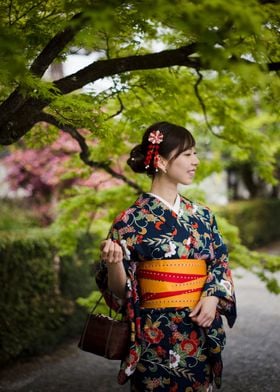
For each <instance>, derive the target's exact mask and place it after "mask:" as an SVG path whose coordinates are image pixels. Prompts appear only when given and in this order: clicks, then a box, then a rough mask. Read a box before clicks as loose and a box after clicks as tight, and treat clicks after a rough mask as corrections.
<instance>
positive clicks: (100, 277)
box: [95, 224, 127, 311]
mask: <svg viewBox="0 0 280 392" xmlns="http://www.w3.org/2000/svg"><path fill="white" fill-rule="evenodd" d="M109 238H110V239H111V240H113V241H116V242H117V243H118V244H119V245H121V246H122V248H123V251H124V259H123V263H124V264H125V263H126V261H125V259H126V258H127V254H126V253H125V252H126V251H127V249H126V248H125V247H124V246H123V244H124V243H125V241H124V239H123V238H122V236H121V235H120V232H119V230H118V228H117V226H116V225H114V224H113V225H112V226H111V229H110V231H109V233H108V235H107V239H109ZM95 281H96V284H97V287H98V288H99V290H100V292H101V293H102V294H103V296H104V299H105V302H106V304H107V305H108V306H109V307H110V308H111V309H113V310H116V311H117V310H119V309H120V308H122V307H123V302H124V301H123V300H122V299H120V298H118V297H117V296H116V295H115V294H114V293H113V292H112V291H111V290H109V288H108V269H107V265H106V263H105V262H104V261H103V260H100V262H99V265H98V266H97V269H96V274H95Z"/></svg>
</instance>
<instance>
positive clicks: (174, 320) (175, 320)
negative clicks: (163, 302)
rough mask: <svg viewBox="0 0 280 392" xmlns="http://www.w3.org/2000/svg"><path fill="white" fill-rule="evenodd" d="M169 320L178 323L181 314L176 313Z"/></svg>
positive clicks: (180, 319)
mask: <svg viewBox="0 0 280 392" xmlns="http://www.w3.org/2000/svg"><path fill="white" fill-rule="evenodd" d="M171 320H172V321H173V323H175V324H176V323H177V324H179V323H180V322H181V321H182V316H178V315H176V316H173V317H172V318H171Z"/></svg>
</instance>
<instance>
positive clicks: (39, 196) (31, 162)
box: [2, 133, 122, 224]
mask: <svg viewBox="0 0 280 392" xmlns="http://www.w3.org/2000/svg"><path fill="white" fill-rule="evenodd" d="M79 152H80V147H79V145H78V143H77V142H76V141H75V140H74V139H73V138H71V136H69V135H68V134H66V133H61V135H60V137H59V138H58V139H57V140H56V141H55V142H53V143H52V144H51V145H49V146H47V147H44V148H41V149H18V150H16V151H14V152H12V153H11V154H10V155H9V156H7V157H5V158H3V160H2V163H3V164H4V165H5V167H6V168H7V181H8V183H9V186H10V188H11V189H12V190H18V189H19V188H21V189H24V190H25V193H26V198H27V199H28V202H29V203H30V204H31V206H32V208H33V209H35V210H36V213H37V214H40V215H41V216H42V219H43V221H44V223H47V224H48V223H50V222H51V221H52V219H53V218H54V217H53V210H54V207H55V205H56V203H57V201H58V200H59V199H60V197H61V196H62V194H63V191H64V190H65V189H67V188H68V189H69V188H70V187H71V186H73V185H79V186H86V187H90V188H93V189H95V190H99V189H104V188H109V187H112V186H115V185H118V184H121V183H122V181H121V180H117V179H115V178H112V176H111V175H110V174H108V173H106V172H104V171H102V170H94V169H93V172H92V174H90V176H89V177H88V178H83V177H84V176H82V172H83V168H82V167H80V168H79V167H77V169H74V170H75V173H74V174H73V168H71V169H70V168H69V162H70V159H71V156H73V154H78V153H79ZM69 170H71V176H69V177H67V176H65V174H68V172H69ZM64 177H65V178H64Z"/></svg>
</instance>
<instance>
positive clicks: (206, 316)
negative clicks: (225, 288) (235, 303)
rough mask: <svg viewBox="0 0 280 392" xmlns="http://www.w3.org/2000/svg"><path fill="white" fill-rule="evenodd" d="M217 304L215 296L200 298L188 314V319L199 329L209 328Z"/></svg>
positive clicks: (217, 300) (217, 299)
mask: <svg viewBox="0 0 280 392" xmlns="http://www.w3.org/2000/svg"><path fill="white" fill-rule="evenodd" d="M218 302H219V298H218V297H215V296H210V297H203V298H201V299H200V301H199V302H198V304H197V305H196V306H195V308H194V309H193V310H192V312H191V313H190V318H191V319H192V321H194V322H195V323H197V324H198V325H199V326H200V327H203V328H208V327H210V326H211V324H212V322H213V320H214V318H215V315H216V309H217V305H218Z"/></svg>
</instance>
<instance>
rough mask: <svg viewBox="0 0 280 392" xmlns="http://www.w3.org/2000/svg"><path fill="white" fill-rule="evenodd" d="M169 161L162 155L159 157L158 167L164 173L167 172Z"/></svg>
mask: <svg viewBox="0 0 280 392" xmlns="http://www.w3.org/2000/svg"><path fill="white" fill-rule="evenodd" d="M167 163H168V162H167V160H166V159H165V158H163V157H162V156H161V155H158V161H157V167H158V168H159V169H160V170H161V171H162V172H163V173H166V172H167Z"/></svg>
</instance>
